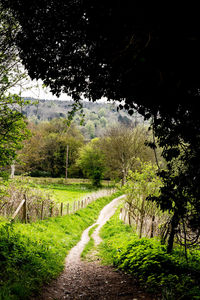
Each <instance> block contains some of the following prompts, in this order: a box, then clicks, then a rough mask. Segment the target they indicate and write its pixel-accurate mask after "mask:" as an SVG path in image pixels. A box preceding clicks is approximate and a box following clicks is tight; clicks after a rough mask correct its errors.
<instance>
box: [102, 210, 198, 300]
mask: <svg viewBox="0 0 200 300" xmlns="http://www.w3.org/2000/svg"><path fill="white" fill-rule="evenodd" d="M101 237H102V238H103V243H102V244H101V245H100V256H101V257H102V258H103V261H104V263H109V264H110V263H112V264H113V265H114V266H115V267H117V268H118V269H121V270H123V271H125V272H126V273H130V274H131V275H132V276H133V277H136V278H138V280H139V282H140V284H141V285H142V286H144V287H146V288H147V289H148V291H150V292H152V293H154V294H157V293H158V294H161V295H162V297H163V299H176V298H178V299H191V300H192V299H199V297H200V289H199V278H200V277H199V274H200V267H199V266H200V251H199V250H198V251H196V250H191V251H190V252H189V253H188V262H187V261H186V259H185V258H184V255H183V251H182V250H181V249H180V248H175V250H174V251H173V252H172V254H167V249H166V246H163V245H161V244H160V242H159V240H157V239H148V238H142V239H139V238H138V236H136V235H135V234H134V233H133V232H131V228H130V227H129V226H126V225H124V224H123V223H122V222H121V221H120V220H119V213H116V214H115V215H114V216H113V217H112V218H111V220H110V221H109V222H107V223H106V225H105V226H104V227H103V228H102V230H101ZM167 295H168V296H169V295H170V298H167Z"/></svg>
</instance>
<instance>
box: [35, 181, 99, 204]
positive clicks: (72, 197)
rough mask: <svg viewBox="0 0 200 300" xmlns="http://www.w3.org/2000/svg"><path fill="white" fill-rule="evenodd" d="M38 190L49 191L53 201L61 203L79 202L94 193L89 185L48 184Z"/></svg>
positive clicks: (40, 186)
mask: <svg viewBox="0 0 200 300" xmlns="http://www.w3.org/2000/svg"><path fill="white" fill-rule="evenodd" d="M39 188H40V189H44V190H45V191H49V192H50V193H51V194H52V195H53V200H54V201H56V202H63V203H65V202H73V201H78V200H81V199H83V198H84V197H87V196H88V195H89V194H91V193H92V192H94V191H96V190H95V189H93V188H92V187H91V186H90V185H89V184H70V185H64V184H48V185H39Z"/></svg>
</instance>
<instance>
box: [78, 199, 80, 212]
mask: <svg viewBox="0 0 200 300" xmlns="http://www.w3.org/2000/svg"><path fill="white" fill-rule="evenodd" d="M79 209H80V201H79V200H78V210H79Z"/></svg>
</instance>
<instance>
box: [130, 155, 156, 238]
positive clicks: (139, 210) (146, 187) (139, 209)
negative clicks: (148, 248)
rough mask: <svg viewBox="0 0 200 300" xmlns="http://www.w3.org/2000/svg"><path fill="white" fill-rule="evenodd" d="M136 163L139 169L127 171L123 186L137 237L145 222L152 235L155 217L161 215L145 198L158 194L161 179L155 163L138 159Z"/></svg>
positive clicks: (154, 204) (154, 205)
mask: <svg viewBox="0 0 200 300" xmlns="http://www.w3.org/2000/svg"><path fill="white" fill-rule="evenodd" d="M138 163H139V170H135V171H134V172H132V171H129V177H128V181H127V183H126V185H125V187H124V191H125V193H126V195H127V199H126V202H127V203H128V205H129V212H130V214H131V216H132V217H133V219H134V221H135V225H136V229H137V231H138V234H139V237H140V238H141V237H142V235H143V233H144V225H145V222H146V223H147V224H146V225H147V226H148V227H151V228H148V230H149V229H150V231H151V234H150V236H151V237H153V233H154V223H155V218H156V217H158V216H159V215H161V211H160V209H159V208H158V206H157V205H156V203H155V202H154V203H153V202H151V201H147V198H148V197H149V196H155V197H156V196H159V194H160V187H161V186H162V181H161V179H160V177H158V176H157V174H156V173H157V172H156V171H157V167H156V166H155V165H153V164H152V163H151V162H141V161H140V160H139V159H138ZM149 219H150V220H149ZM148 221H150V222H149V223H150V224H148ZM149 225H150V226H149Z"/></svg>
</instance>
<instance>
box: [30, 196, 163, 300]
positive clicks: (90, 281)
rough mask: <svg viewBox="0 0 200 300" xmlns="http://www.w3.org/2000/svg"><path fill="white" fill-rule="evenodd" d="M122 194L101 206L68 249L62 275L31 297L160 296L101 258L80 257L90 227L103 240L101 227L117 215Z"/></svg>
mask: <svg viewBox="0 0 200 300" xmlns="http://www.w3.org/2000/svg"><path fill="white" fill-rule="evenodd" d="M122 197H124V196H121V197H118V198H116V199H114V200H113V201H111V202H110V203H109V204H108V205H106V206H105V207H104V208H103V209H102V211H101V213H100V215H99V218H98V220H97V222H96V223H95V224H93V225H92V226H90V227H89V228H87V229H86V230H85V231H84V232H83V234H82V238H81V240H80V242H79V243H78V244H77V245H76V246H75V247H74V248H72V249H71V251H70V252H69V255H68V256H67V258H66V263H65V269H64V271H63V273H62V274H61V276H60V277H59V278H58V279H57V280H54V281H53V282H51V284H50V285H49V286H45V287H44V288H43V291H42V295H41V296H38V297H35V298H32V299H35V300H36V299H38V300H47V299H48V300H50V299H51V300H53V299H54V300H56V299H57V300H58V299H59V300H63V299H71V300H78V299H84V300H92V299H95V300H98V299H99V300H103V299H105V300H106V299H109V300H117V299H124V300H137V299H138V300H139V299H147V300H153V299H157V298H154V297H152V296H149V295H147V294H145V293H144V292H142V291H140V290H139V288H138V286H137V284H136V282H134V280H133V279H132V278H131V277H130V276H128V275H126V274H123V273H121V272H119V271H115V270H114V269H113V268H112V267H107V266H101V265H100V264H99V262H98V260H97V261H92V262H83V261H81V259H80V255H81V253H82V251H83V249H84V247H85V245H86V244H87V243H88V241H89V237H88V232H89V230H90V228H91V227H93V226H95V225H96V224H97V225H98V227H97V228H96V229H95V231H94V233H93V238H94V240H95V244H99V243H100V242H101V239H100V237H99V230H100V228H101V227H102V226H103V225H104V224H105V223H106V222H107V221H108V220H109V218H110V217H111V216H112V215H113V214H114V212H115V210H116V208H117V206H118V204H119V202H120V200H121V199H122Z"/></svg>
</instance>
